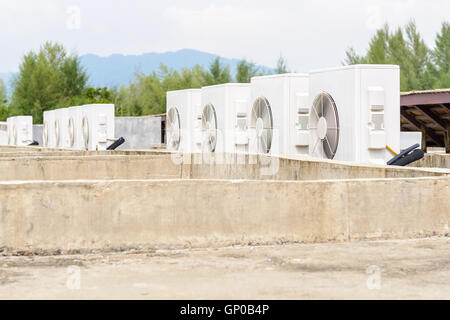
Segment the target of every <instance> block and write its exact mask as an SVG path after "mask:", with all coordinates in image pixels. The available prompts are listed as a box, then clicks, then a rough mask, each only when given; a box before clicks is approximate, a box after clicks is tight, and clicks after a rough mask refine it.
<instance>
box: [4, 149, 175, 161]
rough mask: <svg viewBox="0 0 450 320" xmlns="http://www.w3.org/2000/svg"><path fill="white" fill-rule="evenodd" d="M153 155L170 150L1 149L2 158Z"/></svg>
mask: <svg viewBox="0 0 450 320" xmlns="http://www.w3.org/2000/svg"><path fill="white" fill-rule="evenodd" d="M114 155H116V156H117V155H127V156H152V155H170V153H169V152H166V151H160V150H152V151H149V150H123V151H117V150H116V151H82V150H58V151H49V150H39V151H33V150H21V151H0V158H12V159H17V158H22V157H27V158H30V157H52V158H54V157H86V156H114Z"/></svg>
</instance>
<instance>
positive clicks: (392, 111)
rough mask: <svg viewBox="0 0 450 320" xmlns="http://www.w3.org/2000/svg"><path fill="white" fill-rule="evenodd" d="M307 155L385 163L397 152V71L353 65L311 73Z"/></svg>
mask: <svg viewBox="0 0 450 320" xmlns="http://www.w3.org/2000/svg"><path fill="white" fill-rule="evenodd" d="M309 96H310V104H311V106H312V107H311V111H310V120H309V128H310V137H311V141H310V145H309V149H310V155H311V156H313V157H318V158H322V159H335V160H344V161H361V162H370V163H376V164H385V163H386V162H387V161H388V160H389V159H390V158H392V154H391V153H390V152H389V151H388V150H387V148H386V146H389V147H390V148H392V149H393V150H395V151H396V152H399V151H400V69H399V67H398V66H394V65H354V66H345V67H340V68H335V69H328V70H318V71H313V72H311V73H310V94H309Z"/></svg>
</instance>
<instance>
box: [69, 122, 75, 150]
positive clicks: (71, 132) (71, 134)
mask: <svg viewBox="0 0 450 320" xmlns="http://www.w3.org/2000/svg"><path fill="white" fill-rule="evenodd" d="M69 144H70V147H71V148H72V147H73V146H74V144H75V125H74V120H73V118H72V117H71V118H70V119H69Z"/></svg>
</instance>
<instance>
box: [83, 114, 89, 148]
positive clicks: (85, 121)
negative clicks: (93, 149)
mask: <svg viewBox="0 0 450 320" xmlns="http://www.w3.org/2000/svg"><path fill="white" fill-rule="evenodd" d="M81 129H82V130H83V141H84V147H85V148H86V150H88V149H89V120H88V118H87V117H83V121H82V122H81Z"/></svg>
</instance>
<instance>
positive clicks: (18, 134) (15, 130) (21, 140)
mask: <svg viewBox="0 0 450 320" xmlns="http://www.w3.org/2000/svg"><path fill="white" fill-rule="evenodd" d="M7 123H8V142H9V145H12V146H17V147H22V146H28V145H30V144H31V143H32V142H33V117H32V116H17V117H12V118H9V119H7Z"/></svg>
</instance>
